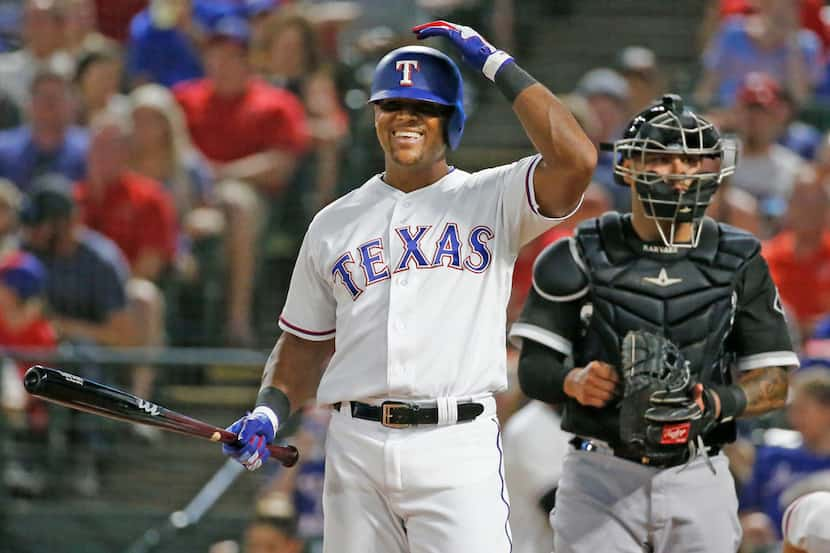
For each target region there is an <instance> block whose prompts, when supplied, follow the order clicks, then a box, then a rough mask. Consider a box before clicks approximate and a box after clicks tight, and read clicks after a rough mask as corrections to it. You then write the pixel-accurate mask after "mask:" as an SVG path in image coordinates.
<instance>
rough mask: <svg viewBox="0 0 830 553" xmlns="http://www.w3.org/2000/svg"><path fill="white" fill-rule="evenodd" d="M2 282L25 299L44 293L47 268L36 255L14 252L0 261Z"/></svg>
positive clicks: (0, 278)
mask: <svg viewBox="0 0 830 553" xmlns="http://www.w3.org/2000/svg"><path fill="white" fill-rule="evenodd" d="M0 283H2V284H3V285H4V286H6V287H7V288H9V289H11V290H13V291H14V293H15V295H17V297H19V298H20V299H21V300H24V301H25V300H28V299H30V298H33V297H35V296H39V295H40V294H41V293H43V288H44V285H45V283H46V269H45V268H44V266H43V264H42V263H41V262H40V261H39V260H38V258H37V257H35V256H34V255H32V254H30V253H27V252H22V251H21V252H13V253H10V254H9V255H7V256H6V257H4V258H3V260H2V261H0Z"/></svg>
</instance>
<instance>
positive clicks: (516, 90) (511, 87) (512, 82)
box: [494, 60, 539, 102]
mask: <svg viewBox="0 0 830 553" xmlns="http://www.w3.org/2000/svg"><path fill="white" fill-rule="evenodd" d="M494 82H495V83H496V86H497V87H499V90H500V91H501V93H502V94H504V96H505V97H506V98H507V99H508V100H510V101H511V102H513V100H515V99H516V96H518V95H519V94H521V93H522V91H524V89H526V88H527V87H529V86H532V85H534V84H536V83H537V82H539V81H537V80H536V79H534V78H533V77H532V76H530V74H529V73H528V72H527V71H525V70H524V69H522V68H521V67H519V66H518V65H517V64H516V62H515V61H513V60H510V61H508V62H506V63H505V64H504V65H502V66H501V68H500V69H499V71H498V73H496V78H495V81H494Z"/></svg>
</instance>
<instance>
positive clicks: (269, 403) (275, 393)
mask: <svg viewBox="0 0 830 553" xmlns="http://www.w3.org/2000/svg"><path fill="white" fill-rule="evenodd" d="M260 407H266V408H268V409H269V410H270V411H271V414H273V415H275V416H276V419H277V421H276V424H274V431H276V430H277V427H278V426H279V423H280V421H284V420H286V419H287V418H288V416H289V415H290V414H291V402H289V400H288V396H287V395H285V392H283V391H282V390H280V389H279V388H277V387H275V386H265V387H264V388H262V389H261V390H260V391H259V394H257V396H256V408H255V409H254V413H257V412H260V413H265V414H266V415H268V412H267V411H264V410H260V411H257V409H259V408H260ZM268 418H269V419H270V418H271V416H270V415H269V416H268ZM271 422H272V423H273V422H274V420H273V419H271Z"/></svg>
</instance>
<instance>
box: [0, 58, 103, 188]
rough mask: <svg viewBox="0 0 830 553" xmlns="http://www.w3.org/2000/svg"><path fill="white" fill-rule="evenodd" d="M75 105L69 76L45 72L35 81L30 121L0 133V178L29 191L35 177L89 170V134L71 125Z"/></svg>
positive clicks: (77, 176) (72, 174)
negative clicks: (87, 157) (87, 168)
mask: <svg viewBox="0 0 830 553" xmlns="http://www.w3.org/2000/svg"><path fill="white" fill-rule="evenodd" d="M72 116H73V104H72V97H71V91H70V89H69V84H68V83H67V81H66V79H65V78H64V77H63V76H62V75H60V74H59V73H55V72H52V71H43V72H40V73H38V74H37V75H36V76H35V77H34V79H33V80H32V93H31V99H30V102H29V106H28V123H26V124H24V125H22V126H20V127H17V128H15V129H10V130H7V131H2V132H0V177H4V178H7V179H9V180H11V181H13V182H14V183H15V184H16V185H17V186H18V187H19V188H20V190H21V191H23V192H24V193H28V192H29V190H30V189H31V184H32V182H33V180H35V179H36V178H37V177H39V176H41V175H46V174H48V173H59V174H61V175H64V176H65V177H67V178H68V179H69V180H70V181H74V180H77V179H80V178H82V177H83V176H84V174H85V173H86V152H87V147H88V140H89V139H88V136H87V132H86V130H84V129H82V128H80V127H76V126H73V125H72V124H71V122H72Z"/></svg>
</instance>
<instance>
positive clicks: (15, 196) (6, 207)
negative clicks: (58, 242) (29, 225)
mask: <svg viewBox="0 0 830 553" xmlns="http://www.w3.org/2000/svg"><path fill="white" fill-rule="evenodd" d="M22 198H23V196H22V195H21V194H20V191H19V190H18V189H17V186H15V184H14V183H13V182H12V181H10V180H8V179H4V178H0V259H2V258H3V256H5V255H6V254H7V253H9V252H12V251H14V250H17V249H18V248H19V246H20V236H19V233H18V230H19V228H18V227H19V220H18V215H17V214H18V211H19V210H20V202H21V200H22Z"/></svg>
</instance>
